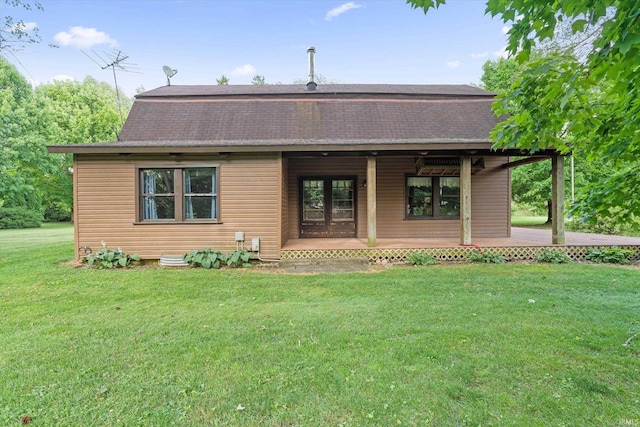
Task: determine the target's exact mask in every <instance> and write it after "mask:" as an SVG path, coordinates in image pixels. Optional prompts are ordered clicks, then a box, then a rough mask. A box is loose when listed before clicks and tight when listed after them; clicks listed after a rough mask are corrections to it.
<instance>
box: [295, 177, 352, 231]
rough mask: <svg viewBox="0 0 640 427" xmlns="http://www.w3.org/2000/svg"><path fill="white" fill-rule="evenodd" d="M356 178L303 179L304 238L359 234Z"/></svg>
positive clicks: (302, 228) (301, 182) (301, 209)
mask: <svg viewBox="0 0 640 427" xmlns="http://www.w3.org/2000/svg"><path fill="white" fill-rule="evenodd" d="M357 182H358V181H357V179H356V178H355V177H313V178H300V237H356V185H357Z"/></svg>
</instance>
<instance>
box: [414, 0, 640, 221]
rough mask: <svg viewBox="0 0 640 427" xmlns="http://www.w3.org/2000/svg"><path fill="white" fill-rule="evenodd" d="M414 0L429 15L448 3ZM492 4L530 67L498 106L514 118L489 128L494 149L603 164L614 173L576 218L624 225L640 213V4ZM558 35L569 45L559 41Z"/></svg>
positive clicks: (540, 0)
mask: <svg viewBox="0 0 640 427" xmlns="http://www.w3.org/2000/svg"><path fill="white" fill-rule="evenodd" d="M408 2H409V3H410V4H412V6H413V7H419V8H422V9H423V10H424V11H425V12H426V11H428V10H430V9H431V8H433V7H436V6H438V5H439V4H440V3H441V2H440V1H435V2H434V1H433V0H408ZM486 5H487V8H486V12H487V13H488V14H490V15H491V16H498V17H500V18H501V19H502V21H503V22H504V23H505V24H506V25H508V26H509V27H510V30H509V31H508V33H507V35H508V45H507V51H508V52H509V53H510V54H511V55H512V56H513V57H514V58H515V59H516V61H517V62H518V63H519V64H526V67H525V70H524V71H523V72H522V73H521V75H520V77H519V78H518V79H517V81H516V82H515V84H513V85H512V86H511V87H510V89H509V90H508V93H506V94H504V95H503V96H501V98H500V102H499V103H498V104H496V106H495V111H496V113H497V114H499V115H502V114H505V113H511V115H510V116H509V117H508V118H507V119H506V120H505V121H503V122H502V123H500V124H499V125H498V126H497V127H496V128H495V129H494V131H493V132H492V138H493V140H494V148H496V149H501V148H519V149H525V150H530V151H531V152H536V151H540V150H544V149H548V148H555V149H557V150H559V151H560V152H562V153H565V154H566V153H569V152H574V153H578V154H579V156H580V158H583V159H586V160H588V161H595V160H598V161H601V162H603V164H604V166H605V170H607V172H608V173H605V174H602V175H601V177H600V179H599V182H593V183H592V184H591V185H590V187H589V189H588V194H585V195H584V196H583V197H581V199H580V203H579V204H578V207H577V208H576V211H575V212H576V213H575V214H574V215H576V216H580V217H582V218H586V219H587V220H590V221H594V219H595V218H598V217H600V216H601V215H603V214H605V215H612V216H613V218H614V219H615V220H616V221H618V222H622V221H626V220H630V219H634V218H637V217H638V216H640V199H639V198H638V197H637V195H636V189H637V188H638V184H639V181H640V178H638V177H639V176H640V161H639V160H638V159H640V133H639V132H638V129H639V128H640V103H639V102H638V99H639V98H640V11H639V9H638V2H637V0H617V1H603V2H596V3H593V2H584V1H580V2H575V1H572V2H552V3H549V2H548V1H545V0H524V1H519V2H513V1H510V0H487V2H486ZM558 38H563V39H564V40H562V42H561V43H557V42H556V41H557V39H558ZM545 44H546V45H545ZM540 47H542V48H547V50H546V52H545V55H544V56H542V57H541V58H534V57H533V56H532V53H533V52H535V49H536V48H540ZM534 56H535V55H534ZM514 107H516V108H514ZM617 208H621V209H617ZM616 209H617V210H616Z"/></svg>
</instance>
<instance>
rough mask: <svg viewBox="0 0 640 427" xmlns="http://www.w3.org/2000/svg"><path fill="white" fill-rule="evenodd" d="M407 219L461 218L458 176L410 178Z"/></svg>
mask: <svg viewBox="0 0 640 427" xmlns="http://www.w3.org/2000/svg"><path fill="white" fill-rule="evenodd" d="M405 216H406V218H455V217H459V216H460V178H459V177H457V176H408V177H407V178H406V212H405Z"/></svg>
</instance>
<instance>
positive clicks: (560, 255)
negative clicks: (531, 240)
mask: <svg viewBox="0 0 640 427" xmlns="http://www.w3.org/2000/svg"><path fill="white" fill-rule="evenodd" d="M535 260H536V262H546V263H549V264H566V263H569V262H571V258H570V257H569V255H567V254H566V253H564V252H562V251H559V250H557V249H549V248H544V250H543V251H542V252H540V253H537V254H536V255H535Z"/></svg>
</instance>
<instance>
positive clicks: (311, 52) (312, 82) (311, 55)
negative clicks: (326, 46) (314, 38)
mask: <svg viewBox="0 0 640 427" xmlns="http://www.w3.org/2000/svg"><path fill="white" fill-rule="evenodd" d="M307 53H308V54H309V83H307V90H308V91H310V92H312V91H314V90H316V87H318V84H317V83H316V82H315V61H314V56H315V54H316V48H315V47H313V46H309V49H307Z"/></svg>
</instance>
